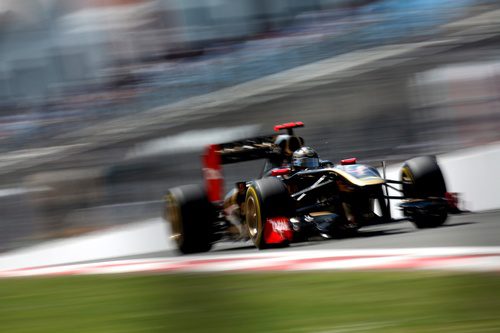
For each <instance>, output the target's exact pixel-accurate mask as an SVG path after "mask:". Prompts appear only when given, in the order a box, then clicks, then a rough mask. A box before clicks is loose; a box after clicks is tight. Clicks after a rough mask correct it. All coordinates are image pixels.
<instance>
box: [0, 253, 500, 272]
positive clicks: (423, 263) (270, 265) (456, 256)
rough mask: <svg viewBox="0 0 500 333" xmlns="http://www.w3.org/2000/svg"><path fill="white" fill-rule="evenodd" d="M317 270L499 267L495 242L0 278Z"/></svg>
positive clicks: (93, 266) (113, 264) (164, 261)
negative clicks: (487, 245)
mask: <svg viewBox="0 0 500 333" xmlns="http://www.w3.org/2000/svg"><path fill="white" fill-rule="evenodd" d="M316 270H445V271H470V272H474V271H483V272H486V271H494V272H500V247H456V248H416V249H381V250H373V249H369V250H368V249H367V250H323V251H278V252H257V253H253V254H244V255H238V254H235V255H209V256H186V257H173V258H151V259H134V260H115V261H106V262H97V263H88V264H69V265H60V266H50V267H26V268H20V269H11V270H0V277H3V278H6V277H23V276H57V275H88V274H122V273H178V272H259V271H264V272H265V271H273V272H276V271H316Z"/></svg>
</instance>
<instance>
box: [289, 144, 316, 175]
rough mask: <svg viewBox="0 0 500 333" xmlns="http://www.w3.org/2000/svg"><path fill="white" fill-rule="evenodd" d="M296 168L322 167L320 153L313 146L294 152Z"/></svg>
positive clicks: (293, 158)
mask: <svg viewBox="0 0 500 333" xmlns="http://www.w3.org/2000/svg"><path fill="white" fill-rule="evenodd" d="M292 167H293V169H294V170H305V169H317V168H319V167H320V163H319V156H318V153H317V152H316V151H315V150H314V149H312V148H311V147H302V148H300V149H297V150H296V151H294V152H293V155H292Z"/></svg>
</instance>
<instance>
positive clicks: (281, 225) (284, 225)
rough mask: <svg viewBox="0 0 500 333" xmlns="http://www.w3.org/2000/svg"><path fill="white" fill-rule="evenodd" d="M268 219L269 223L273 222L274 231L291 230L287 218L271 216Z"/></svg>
mask: <svg viewBox="0 0 500 333" xmlns="http://www.w3.org/2000/svg"><path fill="white" fill-rule="evenodd" d="M267 220H268V221H269V224H271V226H272V228H273V231H275V232H279V233H281V232H285V231H290V230H291V229H290V225H289V223H288V219H287V218H284V217H276V218H270V219H267Z"/></svg>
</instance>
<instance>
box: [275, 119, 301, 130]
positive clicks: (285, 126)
mask: <svg viewBox="0 0 500 333" xmlns="http://www.w3.org/2000/svg"><path fill="white" fill-rule="evenodd" d="M296 127H304V123H303V122H301V121H296V122H294V123H285V124H281V125H276V126H274V130H275V131H276V132H279V131H280V130H283V129H289V128H296Z"/></svg>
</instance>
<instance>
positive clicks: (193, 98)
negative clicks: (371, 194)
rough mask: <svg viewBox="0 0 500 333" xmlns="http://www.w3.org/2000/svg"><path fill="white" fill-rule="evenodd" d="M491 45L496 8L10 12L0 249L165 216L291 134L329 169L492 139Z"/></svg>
mask: <svg viewBox="0 0 500 333" xmlns="http://www.w3.org/2000/svg"><path fill="white" fill-rule="evenodd" d="M499 41H500V3H498V2H497V1H494V0H406V1H400V0H309V1H304V0H182V1H181V0H23V1H19V0H17V1H16V0H0V212H1V214H0V217H1V218H0V251H6V250H9V249H13V248H17V247H20V246H24V245H27V244H33V243H36V242H39V241H41V240H45V239H51V238H59V237H66V236H72V235H78V234H81V233H85V232H88V231H92V230H100V229H102V228H106V227H109V226H113V225H118V224H124V223H130V222H137V221H141V220H145V219H148V218H153V217H159V216H160V215H161V207H162V195H163V194H164V193H165V191H166V190H167V189H168V188H169V187H172V186H176V185H180V184H186V183H200V182H201V181H202V178H201V168H200V159H199V155H200V154H201V152H202V149H203V147H204V145H206V144H209V143H215V142H222V141H228V140H235V139H237V138H240V137H242V136H247V135H257V134H268V133H271V131H272V126H273V125H274V124H278V123H282V122H287V121H303V122H305V124H306V127H305V128H304V129H302V130H300V133H301V135H302V136H303V137H304V138H305V140H306V143H307V144H308V145H311V146H313V147H315V148H317V150H318V151H319V153H320V155H321V156H322V157H323V158H326V159H331V160H333V161H336V160H338V159H340V158H346V157H351V156H356V157H358V159H360V160H361V161H363V162H367V163H370V162H372V163H377V162H378V161H380V160H383V159H384V160H387V161H389V162H399V161H402V160H404V159H406V158H408V157H412V156H415V155H419V154H424V153H425V154H437V153H443V152H450V151H453V150H457V149H460V148H464V147H476V146H480V145H484V144H487V143H490V142H494V141H498V140H499V139H500V131H498V127H499V126H498V124H499V119H500V111H499V108H498V106H499V103H500V53H499V51H500V47H499V45H500V43H498V42H499ZM335 66H337V67H338V69H336V70H333V68H337V67H335ZM259 165H260V163H247V164H245V165H242V166H238V167H234V168H230V169H228V170H226V171H225V172H226V179H227V182H226V185H227V186H232V183H233V182H235V181H236V180H240V179H251V178H252V177H256V176H257V175H258V173H259Z"/></svg>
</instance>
